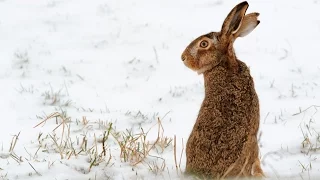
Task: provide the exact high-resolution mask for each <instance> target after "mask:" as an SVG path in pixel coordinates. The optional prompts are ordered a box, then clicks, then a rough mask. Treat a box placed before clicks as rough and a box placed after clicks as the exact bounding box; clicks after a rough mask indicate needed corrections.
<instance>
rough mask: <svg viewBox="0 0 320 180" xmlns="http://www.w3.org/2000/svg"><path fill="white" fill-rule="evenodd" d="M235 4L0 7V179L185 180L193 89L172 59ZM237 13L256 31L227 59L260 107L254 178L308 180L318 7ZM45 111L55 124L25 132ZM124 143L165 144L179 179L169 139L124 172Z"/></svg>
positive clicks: (64, 0)
mask: <svg viewBox="0 0 320 180" xmlns="http://www.w3.org/2000/svg"><path fill="white" fill-rule="evenodd" d="M236 3H237V2H235V1H231V0H227V1H221V0H210V1H209V0H199V1H192V0H185V1H169V0H161V1H160V0H158V1H156V0H153V1H148V0H136V1H117V0H108V1H106V0H92V1H85V0H42V1H38V0H29V1H23V0H0V49H1V51H0V57H1V66H0V84H1V85H2V88H1V89H0V94H1V95H2V102H1V104H0V109H1V122H2V125H1V126H0V137H1V138H0V142H1V146H0V178H1V179H32V180H35V179H68V180H72V179H77V180H81V179H83V180H85V179H86V180H87V179H152V178H153V179H186V178H187V179H188V178H190V179H191V177H185V176H184V175H183V174H182V173H181V171H182V172H183V171H184V167H185V154H184V153H185V151H184V146H185V143H186V140H187V138H188V136H189V133H190V131H191V128H192V126H193V124H194V121H195V119H196V117H197V114H198V110H199V108H200V105H201V102H202V99H203V95H204V89H203V78H202V76H199V75H197V73H195V72H192V71H191V70H190V69H188V68H186V67H185V66H184V65H183V63H182V62H181V60H180V55H181V53H182V51H183V50H184V48H185V47H186V46H187V45H188V44H189V43H190V42H191V41H192V40H193V39H194V38H196V37H198V36H199V35H201V34H204V33H207V32H210V31H218V30H219V28H220V27H221V24H222V22H223V20H224V18H225V16H226V15H227V13H228V12H229V11H230V9H231V8H232V7H233V6H234V5H235V4H236ZM249 4H250V7H249V9H248V12H253V11H258V12H260V17H259V19H260V21H261V23H260V25H259V26H258V27H257V28H256V29H255V30H254V31H253V32H252V33H251V34H250V35H248V36H246V37H245V38H239V40H237V41H236V44H235V49H236V52H237V56H238V57H239V58H240V59H241V60H243V61H244V62H246V63H247V65H249V66H250V69H251V73H252V76H253V77H254V80H255V85H256V90H257V93H258V95H259V98H260V106H261V126H260V132H261V137H260V142H259V143H260V146H261V147H260V148H261V158H262V168H263V170H264V171H265V173H266V175H267V178H269V179H319V178H320V162H319V160H318V156H319V143H320V140H319V137H320V136H319V132H320V123H319V118H320V115H319V112H318V111H317V109H319V107H318V106H320V104H319V102H320V101H319V100H320V94H319V92H320V81H319V80H320V54H319V52H318V51H319V50H318V46H319V45H318V43H319V41H320V33H319V32H320V13H319V9H320V1H318V0H307V1H304V2H303V3H302V1H297V0H291V1H289V0H285V1H276V0H270V1H263V0H252V1H249ZM55 112H57V114H55V115H60V116H63V118H64V121H63V119H61V118H57V119H56V118H51V119H48V120H47V121H45V122H44V123H42V124H40V125H38V126H37V124H39V123H40V122H41V121H43V120H45V118H46V117H48V116H49V115H50V114H52V113H55ZM68 118H69V119H68ZM158 118H159V120H160V121H158ZM60 123H61V126H59V127H57V126H58V125H59V124H60ZM110 123H112V124H111V125H112V131H111V132H110V133H112V134H113V135H109V136H108V139H107V140H106V141H105V144H106V148H105V149H106V156H103V157H101V156H99V155H100V153H101V154H102V151H103V149H102V143H101V142H102V141H103V134H104V133H105V131H108V127H110ZM159 123H161V124H159ZM159 125H162V127H163V130H162V128H161V126H159ZM35 126H36V127H35ZM55 128H56V129H55ZM63 128H64V129H63ZM158 128H159V129H158ZM54 129H55V130H54ZM149 129H150V132H148V133H147V131H148V130H149ZM53 130H54V131H53ZM127 130H128V131H127ZM129 132H132V136H134V137H137V138H140V139H139V141H140V140H142V139H143V138H142V137H140V136H139V133H142V132H145V133H146V134H145V135H147V136H146V139H147V140H148V141H149V142H150V143H151V144H152V143H155V141H156V139H157V137H158V133H160V137H162V139H164V138H165V137H168V138H174V137H176V160H177V164H178V165H181V166H180V169H179V170H178V171H177V170H176V164H175V158H174V152H175V151H174V149H175V148H174V145H173V144H174V143H173V142H174V141H173V140H172V141H171V143H168V144H167V145H168V146H167V147H165V148H164V149H162V148H161V146H160V145H159V144H156V148H153V149H152V150H151V151H150V153H149V156H147V157H146V158H145V159H143V162H141V163H138V164H137V165H132V164H131V163H130V162H124V158H123V156H122V157H121V156H120V154H121V149H120V146H119V144H118V142H117V141H116V139H117V137H118V138H120V140H121V137H120V136H117V133H120V135H124V134H123V133H129ZM84 139H85V141H86V142H87V147H85V146H84V145H83V144H82V143H83V142H84ZM61 142H62V143H61ZM140 142H142V141H140ZM55 143H57V144H58V146H59V145H61V146H59V147H60V148H63V152H62V156H63V158H61V154H60V153H59V147H58V146H57V145H56V144H55ZM60 143H61V144H60ZM65 143H66V144H67V145H66V144H65ZM157 143H159V142H157ZM140 145H141V143H140ZM91 148H92V149H91ZM81 149H82V150H83V151H81ZM60 150H61V149H60ZM162 151H163V152H162ZM76 153H79V154H77V155H75V154H76ZM99 157H100V158H101V159H96V161H98V160H101V162H100V161H99V163H96V164H94V163H93V162H96V161H94V158H99ZM180 157H181V158H180ZM109 158H110V160H109ZM92 164H94V165H93V166H92V167H90V166H91V165H92ZM164 165H165V166H164Z"/></svg>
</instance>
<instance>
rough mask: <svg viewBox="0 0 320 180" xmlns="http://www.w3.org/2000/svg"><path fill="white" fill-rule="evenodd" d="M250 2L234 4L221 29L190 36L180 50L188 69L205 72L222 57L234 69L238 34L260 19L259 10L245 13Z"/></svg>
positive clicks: (245, 33) (243, 33) (242, 35)
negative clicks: (193, 37) (194, 36)
mask: <svg viewBox="0 0 320 180" xmlns="http://www.w3.org/2000/svg"><path fill="white" fill-rule="evenodd" d="M248 7H249V4H248V3H247V2H246V1H244V2H242V3H240V4H238V5H236V6H235V7H234V8H233V9H232V10H231V11H230V13H229V14H228V16H227V17H226V19H225V20H224V22H223V25H222V28H221V31H220V32H210V33H208V34H205V35H202V36H200V37H198V38H196V39H195V40H193V41H192V42H191V43H190V44H189V45H188V46H187V48H186V49H185V50H184V52H183V53H182V56H181V58H182V61H183V62H184V64H185V65H186V66H187V67H189V68H190V69H192V70H194V71H196V72H198V74H201V73H204V72H205V71H207V70H210V69H212V68H213V67H215V66H217V65H218V64H219V63H221V62H222V61H226V62H225V63H227V64H228V66H229V67H230V68H231V69H232V71H234V72H237V70H238V64H237V60H236V56H235V53H234V50H233V42H234V41H235V39H236V38H237V37H244V36H246V35H248V34H249V33H250V32H251V31H252V30H253V29H255V28H256V27H257V25H258V24H259V23H260V21H259V20H258V16H259V13H251V14H247V15H246V11H247V8H248Z"/></svg>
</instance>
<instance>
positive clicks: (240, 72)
mask: <svg viewBox="0 0 320 180" xmlns="http://www.w3.org/2000/svg"><path fill="white" fill-rule="evenodd" d="M248 7H249V4H248V3H247V2H246V1H244V2H241V3H239V4H238V5H236V6H235V7H234V8H233V9H232V10H231V11H230V13H229V14H228V16H227V17H226V19H225V20H224V22H223V25H222V29H221V31H220V32H210V33H208V34H205V35H202V36H200V37H198V38H196V39H195V40H194V41H193V42H191V43H190V44H189V45H188V46H187V48H186V49H185V50H184V52H183V54H182V56H181V58H182V61H183V63H184V64H185V65H186V66H187V67H188V68H190V69H192V70H194V71H196V72H197V73H198V74H203V76H204V86H205V97H204V100H203V102H202V105H201V108H200V111H199V114H198V117H197V120H196V122H195V124H194V126H193V129H192V132H191V134H190V136H189V138H188V141H187V144H186V158H187V159H186V173H188V174H195V175H200V176H205V177H213V178H224V177H238V176H240V177H264V173H263V170H262V169H261V167H260V160H259V146H258V142H257V133H258V129H259V121H260V112H259V100H258V96H257V94H256V91H255V88H254V82H253V79H252V77H251V75H250V70H249V68H248V67H247V66H246V64H245V63H244V62H242V61H240V60H238V59H237V57H236V55H235V52H234V49H233V43H234V41H235V39H236V38H237V37H244V36H246V35H248V34H249V33H250V32H251V31H252V30H253V29H255V28H256V27H257V25H258V24H259V23H260V21H259V20H258V16H259V13H251V14H247V15H246V14H245V13H246V10H247V8H248Z"/></svg>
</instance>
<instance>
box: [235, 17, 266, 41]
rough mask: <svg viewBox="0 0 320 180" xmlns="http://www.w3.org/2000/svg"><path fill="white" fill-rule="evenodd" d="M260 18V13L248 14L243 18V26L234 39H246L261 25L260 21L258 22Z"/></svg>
mask: <svg viewBox="0 0 320 180" xmlns="http://www.w3.org/2000/svg"><path fill="white" fill-rule="evenodd" d="M258 16H259V13H257V12H255V13H250V14H247V15H246V16H245V17H244V18H243V20H242V23H241V26H240V28H239V30H238V31H237V32H236V34H235V35H234V38H237V37H244V36H246V35H248V34H249V33H251V32H252V31H253V30H254V29H255V28H256V27H257V26H258V25H259V23H260V21H259V20H258Z"/></svg>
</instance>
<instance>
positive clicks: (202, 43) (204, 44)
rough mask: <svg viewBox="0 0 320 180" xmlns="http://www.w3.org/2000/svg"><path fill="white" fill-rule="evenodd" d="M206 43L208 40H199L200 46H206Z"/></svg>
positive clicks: (207, 43)
mask: <svg viewBox="0 0 320 180" xmlns="http://www.w3.org/2000/svg"><path fill="white" fill-rule="evenodd" d="M208 45H209V42H208V41H207V40H203V41H201V42H200V47H202V48H206V47H208Z"/></svg>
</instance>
